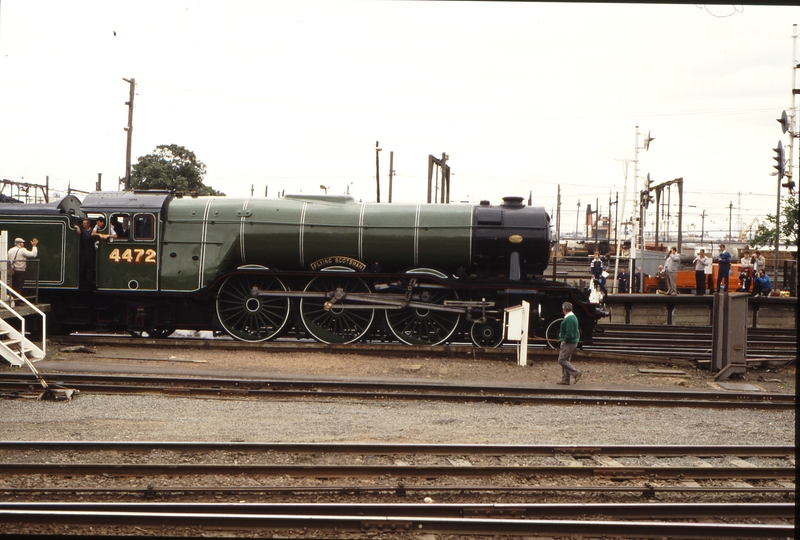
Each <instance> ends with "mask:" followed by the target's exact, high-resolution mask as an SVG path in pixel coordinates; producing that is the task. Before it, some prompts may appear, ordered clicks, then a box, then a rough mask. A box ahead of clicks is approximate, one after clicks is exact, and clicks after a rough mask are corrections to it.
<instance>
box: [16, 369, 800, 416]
mask: <svg viewBox="0 0 800 540" xmlns="http://www.w3.org/2000/svg"><path fill="white" fill-rule="evenodd" d="M47 381H48V386H49V387H50V388H51V389H59V388H67V387H68V388H69V389H70V390H72V391H77V392H78V393H97V394H123V393H124V394H164V395H171V396H177V397H189V396H197V397H200V396H205V397H232V398H254V399H360V400H383V399H396V400H424V401H450V402H459V403H464V402H479V403H501V404H510V405H598V406H627V407H699V408H717V409H722V408H758V409H767V410H794V408H795V405H796V399H795V394H779V393H773V392H750V391H747V392H732V391H725V392H710V391H698V390H672V389H669V390H665V389H647V388H641V389H613V388H600V389H597V388H586V387H581V386H570V387H568V388H566V389H561V388H559V389H558V390H554V389H552V388H536V387H527V386H496V385H479V386H475V385H471V384H445V383H438V384H432V383H427V384H426V383H422V382H413V383H403V382H348V381H325V380H319V381H309V380H281V379H254V378H224V379H223V378H214V377H168V376H137V375H94V374H88V373H51V374H48V375H47ZM41 393H42V389H41V387H40V386H39V385H38V383H37V380H36V378H35V377H34V376H33V374H31V373H26V372H19V373H8V372H4V373H0V397H6V398H24V397H30V398H32V397H38V396H40V395H41Z"/></svg>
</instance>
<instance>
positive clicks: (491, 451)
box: [0, 441, 796, 458]
mask: <svg viewBox="0 0 800 540" xmlns="http://www.w3.org/2000/svg"><path fill="white" fill-rule="evenodd" d="M0 450H2V451H9V452H19V451H23V450H24V451H33V450H36V451H46V450H47V451H58V452H62V451H65V450H79V451H81V452H87V451H98V450H103V451H105V450H111V451H119V452H132V451H136V452H150V451H154V450H160V451H173V452H200V451H206V452H217V451H229V452H259V453H267V452H285V453H307V454H319V453H325V454H377V455H392V454H404V455H412V454H426V455H465V454H466V455H470V454H471V455H529V456H554V455H555V456H558V455H569V456H573V457H592V456H597V455H605V456H612V457H638V456H644V455H647V456H654V457H676V456H677V457H682V456H694V457H723V456H736V457H786V458H794V456H795V453H796V448H795V446H794V445H764V446H761V445H649V444H635V445H569V444H567V445H528V444H385V443H296V442H235V441H233V442H195V441H0Z"/></svg>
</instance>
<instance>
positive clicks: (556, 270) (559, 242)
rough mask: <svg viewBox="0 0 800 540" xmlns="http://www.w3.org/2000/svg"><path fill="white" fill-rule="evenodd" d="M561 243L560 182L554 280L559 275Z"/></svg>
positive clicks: (557, 203)
mask: <svg viewBox="0 0 800 540" xmlns="http://www.w3.org/2000/svg"><path fill="white" fill-rule="evenodd" d="M560 244H561V184H558V197H556V252H555V254H554V255H553V281H555V280H556V276H557V275H558V251H559V246H560Z"/></svg>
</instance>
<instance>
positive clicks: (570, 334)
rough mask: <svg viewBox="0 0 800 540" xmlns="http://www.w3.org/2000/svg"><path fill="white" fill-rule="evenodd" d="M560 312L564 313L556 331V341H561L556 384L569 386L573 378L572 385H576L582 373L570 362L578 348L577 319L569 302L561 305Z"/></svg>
mask: <svg viewBox="0 0 800 540" xmlns="http://www.w3.org/2000/svg"><path fill="white" fill-rule="evenodd" d="M561 311H563V313H564V319H563V320H562V321H561V327H560V328H559V329H558V339H559V341H561V345H560V346H559V348H558V363H559V364H561V380H560V381H558V384H570V377H572V378H573V381H574V382H573V384H577V382H578V381H579V380H580V378H581V375H582V373H581V372H580V371H578V370H577V369H575V366H573V365H572V362H571V360H572V355H573V354H574V353H575V349H577V348H578V337H579V332H578V326H579V325H578V318H577V317H576V316H575V314H574V313H573V312H572V303H571V302H564V303H563V304H561Z"/></svg>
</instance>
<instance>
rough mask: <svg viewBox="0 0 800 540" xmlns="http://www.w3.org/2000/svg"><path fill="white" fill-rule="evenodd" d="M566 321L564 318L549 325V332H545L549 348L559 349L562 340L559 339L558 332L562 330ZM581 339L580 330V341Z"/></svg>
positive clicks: (579, 332)
mask: <svg viewBox="0 0 800 540" xmlns="http://www.w3.org/2000/svg"><path fill="white" fill-rule="evenodd" d="M563 320H564V317H561V318H559V319H556V320H554V321H553V322H551V323H550V324H548V325H547V331H546V332H545V336H544V337H545V338H547V346H548V347H550V348H551V349H557V348H558V344H559V342H560V340H559V339H558V332H559V330H561V321H563ZM580 339H581V331H580V328H579V329H578V341H580Z"/></svg>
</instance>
